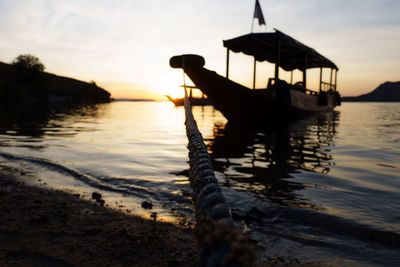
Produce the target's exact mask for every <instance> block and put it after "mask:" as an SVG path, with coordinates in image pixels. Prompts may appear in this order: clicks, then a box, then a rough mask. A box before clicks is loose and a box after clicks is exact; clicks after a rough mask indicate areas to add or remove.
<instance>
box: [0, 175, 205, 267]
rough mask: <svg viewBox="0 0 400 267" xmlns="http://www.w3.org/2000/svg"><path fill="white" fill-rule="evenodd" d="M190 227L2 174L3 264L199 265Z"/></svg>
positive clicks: (0, 221) (0, 253) (0, 250)
mask: <svg viewBox="0 0 400 267" xmlns="http://www.w3.org/2000/svg"><path fill="white" fill-rule="evenodd" d="M196 246H197V245H196V241H195V238H194V236H193V234H192V231H191V230H190V229H183V228H180V227H178V226H175V225H172V224H168V223H162V222H157V221H151V220H145V219H142V218H138V217H135V216H131V215H127V214H123V213H120V212H118V211H115V210H111V209H109V208H106V207H102V206H101V205H99V204H97V203H96V202H95V201H94V200H93V201H87V200H83V199H81V198H79V196H73V195H70V194H67V193H64V192H60V191H54V190H48V189H43V188H37V187H32V186H28V185H25V184H23V183H21V182H17V181H16V179H14V177H13V175H12V174H11V173H7V172H4V171H1V170H0V266H35V267H40V266H45V267H47V266H49V267H50V266H59V267H64V266H65V267H67V266H96V267H100V266H196V259H197V247H196Z"/></svg>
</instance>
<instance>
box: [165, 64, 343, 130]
mask: <svg viewBox="0 0 400 267" xmlns="http://www.w3.org/2000/svg"><path fill="white" fill-rule="evenodd" d="M178 57H183V56H178ZM174 58H176V57H174ZM174 58H171V61H173V59H174ZM179 60H182V59H179V58H178V60H177V62H179ZM171 66H173V67H175V68H179V67H181V68H182V69H183V70H184V71H185V73H186V74H187V75H188V76H189V78H190V79H191V80H192V81H193V83H194V84H195V85H196V87H197V88H199V89H200V90H201V91H202V92H203V93H204V94H205V95H206V96H207V98H208V100H209V101H210V103H211V104H212V105H213V106H214V107H215V108H216V109H217V110H219V111H220V112H221V113H222V114H223V115H224V116H225V117H226V118H227V119H228V120H230V121H243V122H252V121H259V120H275V121H280V120H282V119H297V118H302V117H305V116H309V115H314V114H316V113H321V112H328V111H331V110H333V109H334V107H335V106H336V105H337V102H338V94H337V93H336V92H325V93H323V94H317V93H315V94H311V93H310V91H308V92H306V91H305V90H304V91H301V90H295V89H294V87H293V86H287V84H286V85H285V86H283V85H282V82H281V83H280V84H278V83H277V84H275V85H271V86H268V89H257V90H252V89H249V88H247V87H245V86H243V85H240V84H238V83H236V82H233V81H232V80H229V79H227V78H225V77H223V76H221V75H219V74H217V73H216V72H214V71H210V70H208V69H206V68H204V67H203V66H202V64H188V63H186V64H183V65H182V66H179V65H177V64H172V63H171ZM291 87H293V88H291Z"/></svg>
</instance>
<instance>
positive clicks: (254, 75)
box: [253, 58, 257, 90]
mask: <svg viewBox="0 0 400 267" xmlns="http://www.w3.org/2000/svg"><path fill="white" fill-rule="evenodd" d="M256 66H257V60H256V58H254V66H253V90H254V89H256Z"/></svg>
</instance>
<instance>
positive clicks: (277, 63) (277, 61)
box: [275, 38, 281, 80]
mask: <svg viewBox="0 0 400 267" xmlns="http://www.w3.org/2000/svg"><path fill="white" fill-rule="evenodd" d="M280 63H281V38H279V39H278V56H277V59H276V63H275V80H278V79H279V65H280Z"/></svg>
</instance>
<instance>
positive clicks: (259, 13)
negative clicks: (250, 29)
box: [253, 0, 267, 26]
mask: <svg viewBox="0 0 400 267" xmlns="http://www.w3.org/2000/svg"><path fill="white" fill-rule="evenodd" d="M253 19H258V25H260V26H261V25H267V24H266V23H265V19H264V15H263V13H262V10H261V6H260V3H259V2H258V0H256V6H255V8H254V16H253Z"/></svg>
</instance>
